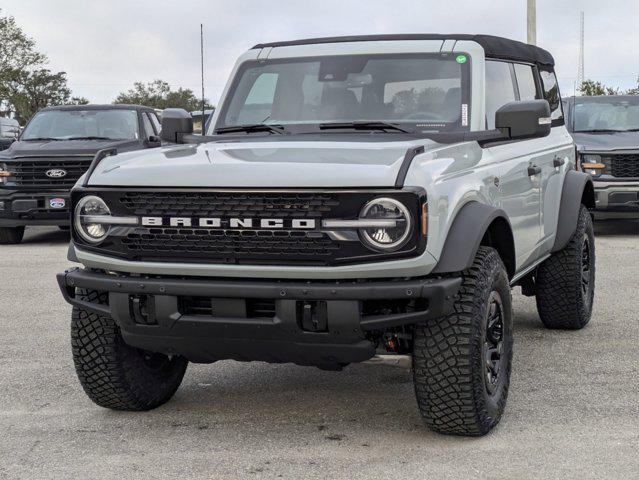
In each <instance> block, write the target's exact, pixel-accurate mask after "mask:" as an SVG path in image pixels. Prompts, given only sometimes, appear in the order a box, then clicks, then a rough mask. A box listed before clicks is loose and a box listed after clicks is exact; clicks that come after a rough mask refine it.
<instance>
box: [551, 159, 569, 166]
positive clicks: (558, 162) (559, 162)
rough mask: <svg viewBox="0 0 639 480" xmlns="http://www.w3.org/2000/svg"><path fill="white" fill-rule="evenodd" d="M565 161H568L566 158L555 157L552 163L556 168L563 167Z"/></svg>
mask: <svg viewBox="0 0 639 480" xmlns="http://www.w3.org/2000/svg"><path fill="white" fill-rule="evenodd" d="M564 163H566V159H565V158H561V157H555V159H554V160H553V161H552V164H553V166H554V167H555V168H559V167H561V166H562V165H563V164H564Z"/></svg>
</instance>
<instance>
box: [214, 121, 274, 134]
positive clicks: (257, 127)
mask: <svg viewBox="0 0 639 480" xmlns="http://www.w3.org/2000/svg"><path fill="white" fill-rule="evenodd" d="M235 132H246V133H252V132H271V133H285V131H284V127H283V126H281V125H269V124H268V123H255V124H251V125H231V126H229V127H220V128H217V129H216V130H215V133H235Z"/></svg>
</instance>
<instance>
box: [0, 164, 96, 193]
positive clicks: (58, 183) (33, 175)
mask: <svg viewBox="0 0 639 480" xmlns="http://www.w3.org/2000/svg"><path fill="white" fill-rule="evenodd" d="M92 159H93V157H92V156H86V157H81V158H73V159H71V158H64V159H55V158H30V159H28V160H24V159H17V160H12V161H11V162H8V163H7V168H8V170H9V172H10V173H11V177H9V181H10V182H11V183H13V184H15V185H23V186H44V187H47V186H53V187H67V188H71V187H72V186H73V185H75V183H76V182H77V180H78V179H79V178H80V177H81V176H82V175H83V174H84V172H86V171H87V169H88V168H89V165H90V164H91V160H92ZM49 170H64V171H65V172H66V175H65V176H64V177H53V178H51V177H49V176H47V172H48V171H49Z"/></svg>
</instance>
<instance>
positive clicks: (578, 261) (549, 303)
mask: <svg viewBox="0 0 639 480" xmlns="http://www.w3.org/2000/svg"><path fill="white" fill-rule="evenodd" d="M585 249H587V253H585ZM584 255H587V258H584ZM585 267H587V268H588V270H587V271H586V270H585V269H584V268H585ZM586 282H587V283H588V285H587V288H584V283H586ZM535 283H536V300H537V311H538V312H539V317H540V318H541V321H542V322H543V324H544V325H545V326H546V327H547V328H555V329H564V330H579V329H580V328H583V327H585V326H586V325H587V324H588V322H589V321H590V317H591V315H592V305H593V300H594V293H595V234H594V228H593V224H592V218H591V217H590V213H589V212H588V210H587V209H586V207H584V206H583V205H582V206H581V209H580V210H579V219H578V221H577V230H575V233H574V234H573V235H572V237H571V238H570V241H569V242H568V245H566V246H565V247H564V248H563V249H562V250H560V251H558V252H556V253H554V254H553V255H552V256H551V257H550V258H549V259H548V260H546V261H545V262H544V263H542V264H541V265H540V266H539V268H538V269H537V275H536V278H535Z"/></svg>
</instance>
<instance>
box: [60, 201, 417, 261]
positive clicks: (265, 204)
mask: <svg viewBox="0 0 639 480" xmlns="http://www.w3.org/2000/svg"><path fill="white" fill-rule="evenodd" d="M86 194H96V195H99V196H100V197H102V198H103V199H104V201H105V202H106V203H107V205H109V208H110V209H111V213H112V214H113V215H115V216H119V215H120V216H136V217H138V218H140V219H141V218H142V217H154V220H158V221H160V223H159V224H158V225H157V226H150V225H147V226H141V225H140V226H136V227H113V228H112V229H111V232H110V235H109V237H108V238H107V240H105V241H104V242H102V243H101V244H100V245H98V246H95V247H94V246H91V245H83V247H84V248H88V249H91V250H94V251H98V252H101V253H102V252H104V253H112V254H114V255H117V256H119V257H124V258H127V259H132V260H143V261H160V262H195V263H211V264H215V263H217V264H220V263H227V264H253V265H260V264H268V265H316V266H322V265H336V264H343V263H350V262H365V261H372V260H382V259H391V258H400V257H407V256H413V255H416V254H417V253H418V252H419V251H423V247H424V246H425V243H422V242H420V237H419V232H418V230H417V229H414V231H413V234H412V237H411V240H410V241H409V242H408V243H407V244H406V245H405V246H404V247H403V248H402V249H401V250H399V251H397V252H392V253H380V252H375V251H372V250H370V249H369V248H367V247H366V246H365V245H364V244H363V243H362V242H360V241H359V238H358V236H357V232H356V231H355V232H353V231H351V232H346V234H344V232H337V233H338V234H332V233H331V232H326V231H323V229H322V227H321V225H322V222H321V221H322V220H323V219H326V218H334V219H354V218H357V217H358V215H359V212H360V211H361V209H362V208H363V206H364V205H365V204H366V203H367V202H368V201H370V200H371V198H372V197H377V196H389V197H393V198H396V199H398V200H400V201H402V202H403V203H404V204H405V205H406V206H407V207H408V208H409V210H411V211H413V212H419V202H420V197H419V196H418V195H417V194H416V193H415V192H411V191H397V190H373V191H364V190H361V191H359V190H358V191H307V190H297V191H287V190H281V191H269V190H261V191H249V190H240V191H230V190H191V191H178V190H169V189H167V190H160V191H151V190H148V189H137V190H125V191H117V190H100V189H96V190H93V189H88V190H83V191H80V190H78V191H76V192H73V193H72V195H73V197H74V198H73V203H74V204H76V203H77V201H78V197H79V196H82V195H86ZM175 218H178V219H186V220H189V221H190V222H191V225H192V226H191V225H179V226H169V224H170V219H175ZM204 218H206V219H217V220H218V221H219V227H217V228H215V227H211V228H205V227H200V226H199V225H200V221H201V219H204ZM268 218H272V219H277V220H282V222H281V224H282V225H283V226H282V228H269V227H266V228H261V225H262V222H261V221H256V220H259V219H261V220H264V219H268ZM231 219H236V220H238V219H240V220H242V221H244V220H245V219H251V221H252V225H251V224H247V226H246V227H243V226H238V227H232V226H231V225H233V223H232V222H231ZM297 220H313V222H305V223H303V225H308V227H295V225H298V224H299V223H296V221H297ZM418 224H419V221H418V220H416V221H415V225H418ZM74 239H75V240H76V241H80V242H81V243H82V241H81V240H80V239H79V238H78V237H77V236H76V235H75V234H74Z"/></svg>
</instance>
